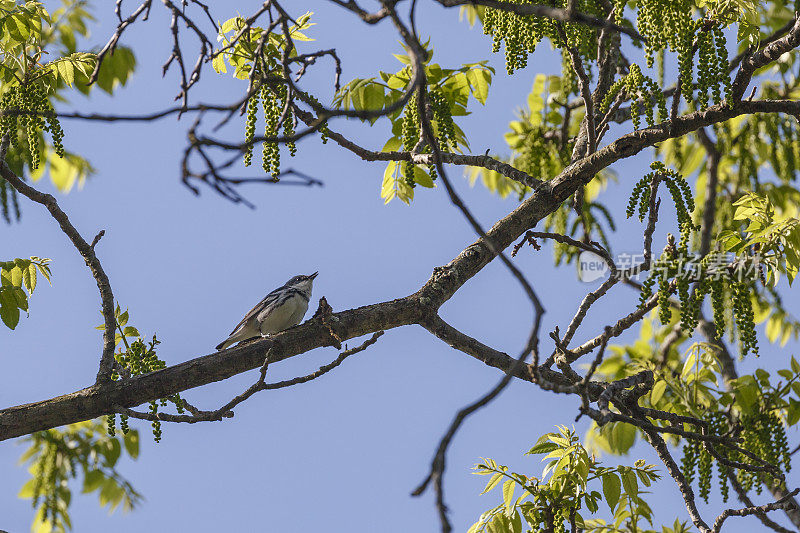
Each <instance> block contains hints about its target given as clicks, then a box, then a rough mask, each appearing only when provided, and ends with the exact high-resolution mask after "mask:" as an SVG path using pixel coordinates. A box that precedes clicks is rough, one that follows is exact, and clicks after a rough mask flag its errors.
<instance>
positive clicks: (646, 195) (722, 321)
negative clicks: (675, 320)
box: [626, 161, 758, 356]
mask: <svg viewBox="0 0 800 533" xmlns="http://www.w3.org/2000/svg"><path fill="white" fill-rule="evenodd" d="M650 168H651V169H653V171H652V172H650V173H648V174H646V175H645V176H643V177H642V178H641V179H640V180H639V181H638V182H637V183H636V185H635V186H634V189H633V192H632V193H631V196H630V199H629V201H628V206H627V209H626V215H627V217H628V218H630V217H632V216H633V215H634V213H636V214H637V215H638V217H639V220H640V221H643V220H644V219H645V217H646V216H647V214H648V212H649V209H650V203H651V194H652V191H651V184H652V183H655V187H656V189H657V187H658V185H659V184H660V183H662V182H663V183H664V185H665V186H666V187H667V189H668V190H669V193H670V196H671V197H672V202H673V204H674V205H675V210H676V212H677V218H678V226H679V228H680V240H679V241H678V243H675V241H674V239H672V238H671V236H670V241H669V244H668V245H667V247H666V248H665V249H664V251H663V253H662V254H661V256H660V257H659V259H658V261H657V262H656V265H655V267H651V273H650V276H649V277H648V278H647V279H646V280H645V281H644V283H643V284H642V291H641V293H640V295H639V302H640V306H644V305H645V304H646V302H647V301H648V300H649V299H650V297H651V296H652V295H653V289H654V288H655V287H656V283H657V284H658V289H657V291H658V308H659V319H660V320H661V323H662V324H668V323H669V321H670V320H671V319H672V310H671V305H670V294H671V291H672V289H673V286H672V280H674V289H675V291H676V292H677V296H678V299H679V300H680V303H681V308H680V327H681V329H682V330H683V331H684V332H686V333H689V334H690V333H691V332H692V331H694V329H695V328H696V327H697V324H698V320H699V315H700V308H701V306H702V304H703V301H704V300H705V297H706V296H707V295H710V296H711V307H712V310H713V312H714V323H715V326H716V331H717V335H718V336H721V335H722V333H723V332H724V331H725V329H726V324H727V322H729V321H728V319H727V311H726V310H727V309H731V310H732V317H733V321H734V322H735V327H736V331H737V333H738V338H739V343H740V352H741V355H742V356H744V355H746V354H748V353H750V352H752V353H754V354H756V355H758V342H757V340H756V332H755V320H754V313H753V307H752V303H751V301H750V295H751V293H752V291H753V290H754V288H753V282H752V281H748V280H745V279H744V275H743V274H744V271H745V269H746V268H747V267H748V264H747V262H746V261H745V262H744V263H745V264H730V261H729V260H728V258H727V257H726V256H725V255H724V254H721V253H718V252H712V253H709V254H707V255H706V256H705V257H702V258H696V257H694V256H692V255H690V254H689V238H690V236H691V233H692V232H693V231H696V230H698V229H699V228H698V227H697V226H696V225H695V224H694V222H693V221H692V212H694V209H695V204H694V198H693V196H692V191H691V189H690V187H689V184H688V183H687V181H686V180H685V179H684V178H683V176H682V175H681V174H679V173H678V172H675V171H674V170H671V169H668V168H666V166H664V164H663V163H661V162H659V161H656V162H654V163H653V164H652V165H651V166H650ZM692 282H694V291H691V290H690V285H691V283H692Z"/></svg>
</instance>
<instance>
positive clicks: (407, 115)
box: [401, 87, 458, 188]
mask: <svg viewBox="0 0 800 533" xmlns="http://www.w3.org/2000/svg"><path fill="white" fill-rule="evenodd" d="M427 98H428V103H427V105H426V109H427V111H426V113H427V115H426V116H427V117H428V118H429V119H430V121H431V126H432V128H433V132H434V135H435V136H436V143H437V145H438V147H439V150H441V151H445V152H447V151H455V150H456V147H457V143H458V137H457V134H456V131H457V130H456V124H455V122H454V121H453V116H452V114H451V113H450V104H449V103H448V102H447V99H446V98H445V96H444V93H443V92H442V91H441V90H440V89H439V88H437V87H432V88H430V89H429V91H428V93H427ZM421 139H422V124H421V122H420V115H419V94H418V93H414V94H413V95H412V96H411V98H409V100H408V102H407V103H406V107H405V109H404V110H403V119H402V122H401V141H402V143H403V150H404V151H406V152H413V151H414V149H415V148H417V152H418V153H431V152H432V150H431V147H430V146H428V145H427V144H426V145H425V146H423V147H422V148H421V149H419V148H418V145H419V144H420V140H421ZM415 167H416V165H415V164H414V163H412V162H411V161H403V163H402V169H403V177H404V179H405V181H406V184H407V185H408V186H409V187H412V188H413V187H415V186H416V181H415V179H414V169H415ZM428 173H429V174H430V176H431V179H432V180H435V179H436V176H437V171H436V165H435V164H433V163H431V164H430V165H428Z"/></svg>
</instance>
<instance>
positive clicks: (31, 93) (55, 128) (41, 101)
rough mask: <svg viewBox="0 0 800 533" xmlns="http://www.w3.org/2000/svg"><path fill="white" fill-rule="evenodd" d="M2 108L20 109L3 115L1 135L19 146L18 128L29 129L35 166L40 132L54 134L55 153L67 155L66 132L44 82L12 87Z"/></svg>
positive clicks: (27, 139) (27, 134)
mask: <svg viewBox="0 0 800 533" xmlns="http://www.w3.org/2000/svg"><path fill="white" fill-rule="evenodd" d="M0 109H3V110H14V111H17V112H16V113H14V112H10V113H4V114H3V116H2V118H1V119H0V136H4V135H8V137H9V139H10V141H11V144H12V146H14V147H19V143H20V136H19V135H18V129H22V130H23V131H24V132H25V137H24V139H25V142H26V144H27V145H28V146H27V152H28V154H29V156H30V162H29V163H30V167H31V169H37V168H39V154H40V147H39V134H40V132H42V131H47V132H49V133H50V136H51V137H52V139H53V149H54V151H55V153H56V154H58V156H59V157H64V145H63V139H64V131H63V130H62V129H61V124H60V123H59V122H58V118H57V117H56V113H55V110H54V109H53V106H52V104H51V103H50V99H49V98H48V97H47V93H46V92H45V90H44V88H43V87H41V86H40V84H38V83H25V84H23V85H15V86H13V87H10V88H9V89H8V90H6V92H5V94H3V97H2V99H0ZM3 190H5V187H3ZM2 203H3V206H4V207H3V213H4V216H5V214H6V212H7V209H8V208H7V200H6V201H4V202H2Z"/></svg>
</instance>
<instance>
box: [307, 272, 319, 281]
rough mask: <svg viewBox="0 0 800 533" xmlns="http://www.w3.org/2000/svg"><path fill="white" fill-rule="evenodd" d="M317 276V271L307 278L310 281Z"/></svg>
mask: <svg viewBox="0 0 800 533" xmlns="http://www.w3.org/2000/svg"><path fill="white" fill-rule="evenodd" d="M317 274H319V271H317V272H314V273H313V274H311V275H310V276H308V277H309V278H310V279H314V278H316V277H317Z"/></svg>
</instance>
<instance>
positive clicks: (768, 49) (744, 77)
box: [732, 16, 800, 102]
mask: <svg viewBox="0 0 800 533" xmlns="http://www.w3.org/2000/svg"><path fill="white" fill-rule="evenodd" d="M798 45H800V18H797V16H795V20H794V25H793V26H792V29H791V30H789V32H788V33H787V34H786V35H784V36H783V37H781V38H780V39H777V40H775V41H773V42H771V43H770V44H768V45H767V46H765V47H764V48H763V49H761V50H759V51H758V52H755V53H753V54H750V55H748V56H745V57H744V59H742V62H741V66H740V67H739V72H737V73H736V77H735V78H734V79H733V87H732V89H733V100H734V102H736V101H738V100H741V98H742V96H743V95H744V92H745V91H746V90H747V85H748V84H749V83H750V79H751V78H752V77H753V74H754V73H755V71H756V70H758V69H759V68H761V67H764V66H766V65H768V64H769V63H772V62H773V61H775V60H777V59H778V58H779V57H781V56H782V55H783V54H785V53H786V52H788V51H790V50H792V49H793V48H797V46H798Z"/></svg>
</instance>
